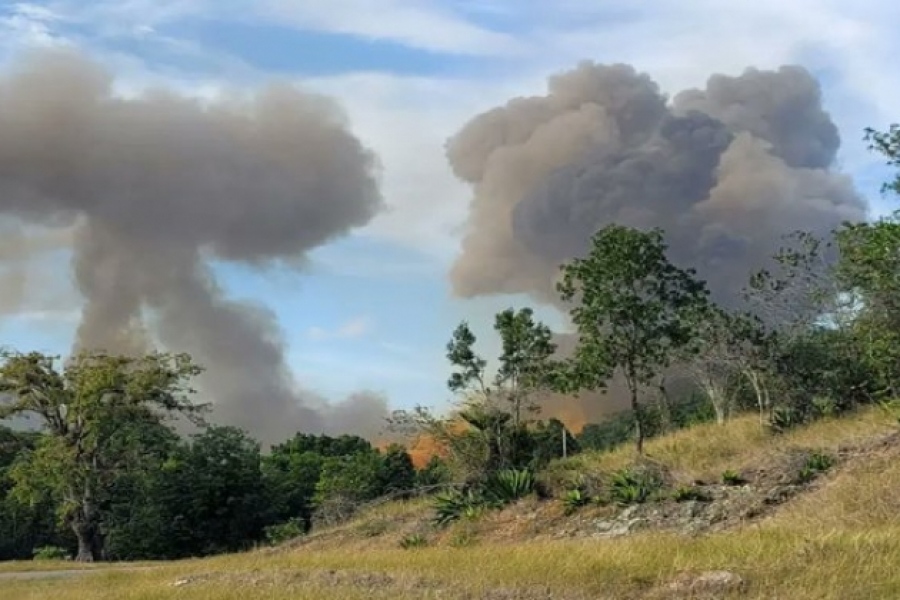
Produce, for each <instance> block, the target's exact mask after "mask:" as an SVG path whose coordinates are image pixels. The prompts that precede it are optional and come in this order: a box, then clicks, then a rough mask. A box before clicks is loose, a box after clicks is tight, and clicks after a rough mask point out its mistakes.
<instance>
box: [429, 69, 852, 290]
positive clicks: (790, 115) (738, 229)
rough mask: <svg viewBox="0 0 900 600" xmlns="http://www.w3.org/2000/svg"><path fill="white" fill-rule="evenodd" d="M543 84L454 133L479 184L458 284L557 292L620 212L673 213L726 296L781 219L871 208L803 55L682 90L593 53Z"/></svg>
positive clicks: (665, 221)
mask: <svg viewBox="0 0 900 600" xmlns="http://www.w3.org/2000/svg"><path fill="white" fill-rule="evenodd" d="M548 88H549V90H548V93H547V94H546V95H544V96H537V97H529V98H516V99H513V100H511V101H510V102H508V103H507V104H506V105H505V106H503V107H499V108H495V109H493V110H490V111H488V112H485V113H484V114H481V115H478V116H476V117H475V118H473V119H472V120H471V121H470V122H469V123H467V124H466V125H465V126H464V127H463V128H462V129H461V131H459V132H458V133H457V134H456V135H455V136H454V137H453V138H451V139H450V140H449V141H448V144H447V157H448V159H449V161H450V164H451V166H452V167H453V169H454V172H455V173H456V174H457V175H458V176H459V177H461V178H462V179H464V180H466V181H468V182H470V183H471V184H472V186H473V188H474V191H475V196H474V199H473V201H472V204H471V211H470V216H469V220H468V230H467V233H466V236H465V238H464V240H463V244H462V253H461V255H460V256H459V257H458V260H457V261H456V263H455V264H454V266H453V268H452V271H451V280H452V284H453V288H454V290H455V293H456V294H457V295H460V296H463V297H472V296H478V295H486V294H496V293H529V294H532V295H533V296H534V297H536V298H537V299H538V300H541V301H546V302H556V301H557V295H556V292H555V291H554V283H555V281H556V279H557V277H558V274H559V265H560V263H562V262H564V261H566V260H568V259H571V258H572V257H574V256H578V255H582V254H583V253H584V252H586V250H587V249H588V246H589V240H590V237H591V236H592V235H593V234H594V233H595V232H596V231H597V230H599V229H600V228H602V227H603V226H605V225H607V224H609V223H621V224H624V225H629V226H634V227H640V228H650V227H656V226H658V227H662V228H664V229H665V230H666V232H667V239H668V242H669V244H670V249H671V253H672V257H673V259H674V260H676V261H677V262H679V263H681V264H683V265H686V266H692V267H695V268H696V269H697V270H698V272H699V274H700V276H702V277H704V278H705V279H707V280H708V281H709V283H710V288H711V289H712V291H713V293H714V295H715V296H716V297H717V298H718V299H719V300H720V301H724V302H731V301H734V300H735V298H736V297H737V294H738V292H739V291H740V289H741V287H742V286H743V285H744V284H745V283H746V280H747V276H748V274H749V272H750V271H751V270H752V269H755V268H758V267H760V266H761V265H762V264H763V263H764V261H765V260H766V259H768V258H769V257H770V256H771V254H772V253H773V250H774V249H775V248H776V247H777V245H778V243H779V240H780V238H781V236H782V235H783V234H785V233H788V232H790V231H793V230H795V229H804V230H808V231H812V232H814V233H817V234H827V233H828V232H830V231H831V229H833V228H834V227H835V226H837V225H839V224H840V223H841V222H842V221H843V220H845V219H860V218H863V217H864V216H865V211H866V205H865V203H864V202H863V200H862V199H861V198H860V197H859V196H858V195H857V193H856V191H855V190H854V187H853V185H852V182H851V180H850V179H849V178H848V177H846V176H844V175H841V174H839V173H836V172H834V171H833V170H831V166H832V164H833V162H834V159H835V154H836V152H837V150H838V147H839V145H840V138H839V135H838V131H837V128H836V127H835V125H834V123H833V122H832V120H831V118H830V116H829V114H828V113H827V112H826V111H825V110H824V109H823V107H822V101H821V92H820V88H819V85H818V83H817V82H816V80H815V79H814V78H813V77H812V76H811V75H810V74H809V73H808V72H807V71H806V70H804V69H803V68H801V67H795V66H786V67H782V68H780V69H779V70H777V71H760V70H756V69H748V70H747V71H746V72H744V73H743V74H741V75H739V76H736V77H731V76H726V75H713V76H712V77H710V78H709V80H708V82H707V85H706V88H705V89H703V90H687V91H684V92H681V93H679V94H677V95H675V96H674V98H672V100H671V101H669V99H668V98H667V97H666V96H664V95H663V94H662V93H661V92H660V90H659V88H658V86H657V85H656V84H655V83H654V82H653V80H652V79H651V78H650V77H649V76H648V75H646V74H641V73H638V72H637V71H636V70H635V69H634V68H632V67H631V66H628V65H622V64H617V65H599V64H595V63H589V62H586V63H582V64H581V65H579V66H578V67H577V68H575V69H573V70H571V71H568V72H564V73H560V74H557V75H554V76H552V77H550V79H549V83H548Z"/></svg>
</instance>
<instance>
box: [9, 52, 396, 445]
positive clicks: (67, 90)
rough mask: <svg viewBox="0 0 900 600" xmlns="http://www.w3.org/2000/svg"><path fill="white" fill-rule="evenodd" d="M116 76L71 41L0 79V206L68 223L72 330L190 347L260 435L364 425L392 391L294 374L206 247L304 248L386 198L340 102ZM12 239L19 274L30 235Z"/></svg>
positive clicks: (90, 343) (90, 337) (93, 338)
mask: <svg viewBox="0 0 900 600" xmlns="http://www.w3.org/2000/svg"><path fill="white" fill-rule="evenodd" d="M112 83H113V81H112V78H111V76H110V74H109V73H107V72H105V71H104V70H103V69H102V68H101V67H100V66H98V65H96V64H94V63H92V62H90V61H89V60H87V59H85V58H84V57H82V56H80V55H78V54H76V53H72V52H53V53H42V54H38V55H33V56H31V57H29V58H28V59H27V60H25V61H24V62H23V63H21V64H19V65H18V67H17V68H16V69H15V70H14V71H13V72H11V73H10V74H8V75H7V76H6V77H5V78H4V79H3V80H2V81H0V216H2V218H3V219H4V220H5V221H14V222H19V223H24V224H29V225H38V226H42V227H43V228H44V229H49V230H51V231H54V230H55V231H65V232H67V234H68V235H67V237H66V236H57V238H59V239H63V238H64V239H65V240H66V241H65V242H62V243H61V244H60V245H62V246H64V247H68V248H70V249H71V250H72V252H73V264H72V269H73V274H74V279H75V282H76V284H77V287H78V290H79V291H80V292H81V294H82V296H83V298H84V301H85V304H84V309H83V312H82V317H81V322H80V324H79V327H78V333H77V342H76V346H77V347H79V348H89V349H103V350H107V351H112V352H140V351H144V350H146V349H148V348H149V347H150V346H151V345H152V344H153V342H154V339H158V340H159V341H160V342H162V344H163V345H164V346H165V347H166V348H169V349H171V350H173V351H186V352H190V353H191V354H192V355H193V356H194V357H195V359H196V360H197V361H198V362H199V363H200V364H202V365H204V366H205V367H206V368H207V370H208V373H207V374H206V375H204V377H203V379H202V382H201V385H202V388H203V391H204V392H205V393H206V396H207V397H209V398H210V399H211V400H212V401H213V403H214V406H215V413H214V414H215V418H216V420H218V421H221V422H225V423H229V424H234V425H238V426H241V427H244V428H246V429H248V430H249V431H250V432H251V433H253V434H254V435H256V436H258V437H259V438H261V439H262V440H263V441H265V442H272V441H278V440H280V439H283V438H284V437H287V436H289V435H291V434H293V433H294V432H296V431H307V432H320V431H325V432H329V433H333V432H337V431H350V430H356V431H357V432H362V433H368V431H362V430H366V429H371V427H372V424H371V423H372V421H376V422H377V421H378V419H376V418H375V417H373V415H376V414H379V415H385V414H387V404H386V402H385V400H384V398H382V397H380V396H377V395H372V394H359V395H356V396H353V397H351V398H348V399H347V400H345V401H343V402H341V403H339V404H338V405H336V406H329V405H328V404H327V403H325V402H324V401H323V400H322V398H321V397H319V396H318V395H316V394H314V393H312V392H309V391H304V390H302V389H300V388H298V387H297V385H296V384H295V382H294V381H293V378H292V376H291V373H290V371H289V369H288V366H287V364H286V362H285V356H284V350H285V347H284V340H283V339H282V336H281V333H280V331H279V329H278V327H277V323H276V320H275V318H274V316H273V314H272V313H271V312H270V311H268V310H266V309H265V308H264V307H257V306H251V305H248V304H244V303H240V302H236V301H234V300H231V299H228V298H227V297H225V294H224V293H223V290H222V289H221V288H220V287H219V286H218V284H217V282H216V280H215V278H214V276H213V273H212V271H211V268H210V261H211V260H222V261H231V262H237V263H244V264H247V265H250V266H252V267H264V266H266V265H268V264H271V263H273V262H277V261H289V262H296V261H302V259H303V257H304V256H305V254H306V253H307V252H308V251H309V250H311V249H313V248H315V247H317V246H320V245H322V244H325V243H327V242H329V241H330V240H333V239H335V238H337V237H338V236H341V235H343V234H346V233H348V232H349V231H350V230H351V229H353V228H355V227H359V226H362V225H365V224H366V223H368V222H369V221H370V220H371V219H372V217H373V216H374V215H375V214H376V213H377V212H378V211H379V210H380V208H381V206H382V200H381V197H380V194H379V191H378V182H377V175H378V164H377V161H376V158H375V156H374V155H373V154H372V153H371V152H370V151H368V150H367V149H366V148H364V147H363V146H362V145H361V144H360V142H359V141H358V140H357V139H356V138H355V137H354V136H353V134H352V133H351V132H350V131H349V129H348V126H347V123H346V120H345V118H344V116H343V114H342V113H341V111H340V110H339V109H338V107H337V106H335V104H334V103H332V102H331V101H330V100H328V99H327V98H323V97H320V96H317V95H313V94H310V93H306V92H303V91H300V90H298V89H296V88H294V87H291V86H288V85H279V84H274V85H271V86H269V87H267V88H266V89H263V90H261V91H259V92H258V93H256V94H255V95H252V96H249V97H248V96H238V95H235V96H225V97H222V98H220V99H216V100H214V101H208V102H202V103H201V102H200V101H198V100H196V99H191V98H188V97H185V96H183V95H179V94H178V93H176V92H174V91H171V90H166V89H158V90H154V91H148V92H146V93H144V94H142V95H140V96H138V97H134V98H123V97H121V96H117V95H116V94H114V92H113V87H112ZM57 238H54V239H57ZM34 245H35V248H34V250H35V251H38V250H40V248H39V247H38V246H40V244H38V243H37V242H36V243H35V244H34ZM7 246H8V244H5V243H0V252H2V257H0V258H2V262H3V265H4V266H5V267H6V268H7V269H8V270H9V271H10V273H12V274H13V275H14V276H19V275H20V271H18V270H17V269H16V268H15V265H16V264H17V263H19V262H21V261H22V260H25V259H26V258H27V257H28V256H29V255H30V254H31V248H30V246H29V245H28V244H27V243H26V244H20V245H16V246H14V247H11V248H7ZM14 281H15V279H13V282H14ZM17 289H18V288H16V287H15V286H12V287H7V288H6V289H5V290H4V294H5V293H7V290H12V291H13V292H16V290H17ZM19 293H20V291H19ZM7 303H8V304H10V305H15V304H16V303H20V299H18V298H10V299H9V300H8V302H7ZM360 415H362V416H363V418H364V420H365V422H363V421H360V419H359V418H358V416H360Z"/></svg>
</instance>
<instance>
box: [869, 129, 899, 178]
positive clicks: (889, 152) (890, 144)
mask: <svg viewBox="0 0 900 600" xmlns="http://www.w3.org/2000/svg"><path fill="white" fill-rule="evenodd" d="M866 140H867V141H868V142H869V148H870V149H871V150H874V151H876V152H878V153H879V154H882V155H883V156H884V157H885V158H887V164H888V165H890V166H893V167H900V125H898V124H896V123H895V124H893V125H891V126H890V127H889V128H888V130H887V131H876V130H874V129H872V128H867V129H866ZM884 191H885V192H888V191H893V192H895V193H897V194H900V175H897V176H896V177H895V178H894V180H893V181H889V182H887V183H885V184H884Z"/></svg>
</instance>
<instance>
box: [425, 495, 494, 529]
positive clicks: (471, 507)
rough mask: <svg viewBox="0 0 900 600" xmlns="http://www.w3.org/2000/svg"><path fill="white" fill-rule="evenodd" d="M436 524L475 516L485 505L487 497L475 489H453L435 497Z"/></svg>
mask: <svg viewBox="0 0 900 600" xmlns="http://www.w3.org/2000/svg"><path fill="white" fill-rule="evenodd" d="M433 506H434V510H435V517H434V524H435V525H438V526H444V525H447V524H449V523H452V522H453V521H458V520H459V519H461V518H463V517H466V518H475V517H477V516H478V514H480V511H481V510H482V509H483V508H484V507H485V499H484V497H483V496H481V495H480V494H478V493H476V492H475V491H473V490H466V491H465V492H460V491H459V490H452V491H449V492H443V493H440V494H437V495H436V496H435V497H434V503H433Z"/></svg>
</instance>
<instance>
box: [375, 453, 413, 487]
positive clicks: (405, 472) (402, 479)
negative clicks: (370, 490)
mask: <svg viewBox="0 0 900 600" xmlns="http://www.w3.org/2000/svg"><path fill="white" fill-rule="evenodd" d="M378 478H379V486H380V487H381V493H382V494H388V495H390V494H398V493H402V492H408V491H410V490H412V489H413V488H414V487H415V486H416V468H415V466H413V461H412V457H411V456H410V455H409V453H408V452H407V451H406V448H404V447H403V446H401V445H399V444H391V445H390V446H388V447H387V449H385V451H384V455H383V457H382V460H381V467H380V469H379V473H378Z"/></svg>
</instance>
